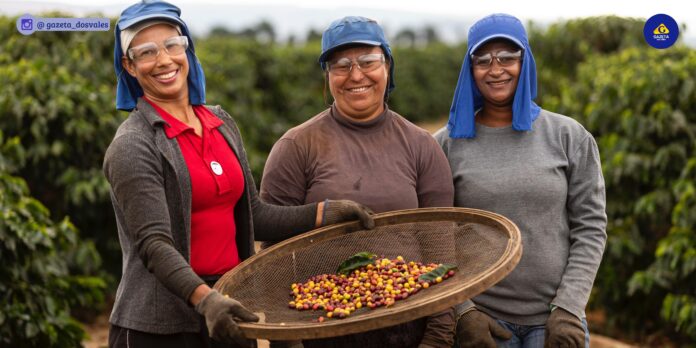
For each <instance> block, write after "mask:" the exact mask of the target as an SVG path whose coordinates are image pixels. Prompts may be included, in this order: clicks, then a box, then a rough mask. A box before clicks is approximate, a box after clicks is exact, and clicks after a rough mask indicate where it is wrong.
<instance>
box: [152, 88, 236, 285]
mask: <svg viewBox="0 0 696 348" xmlns="http://www.w3.org/2000/svg"><path fill="white" fill-rule="evenodd" d="M146 100H147V99H146ZM147 101H148V102H149V103H150V104H152V106H153V107H154V108H155V110H157V112H158V113H159V114H160V116H162V119H164V121H165V122H166V123H167V124H166V125H165V129H164V131H165V134H166V135H167V137H169V138H170V139H171V138H176V140H177V142H178V143H179V147H180V148H181V153H182V155H183V157H184V160H185V161H186V165H187V167H188V170H189V175H190V177H191V195H192V197H191V259H190V263H191V267H192V268H193V270H194V271H195V272H196V273H197V274H199V275H218V274H224V273H225V272H227V271H228V270H230V269H232V268H233V267H234V266H236V265H237V264H239V262H240V260H239V254H238V252H237V244H236V241H235V234H236V226H235V222H234V207H235V205H236V204H237V201H238V200H239V198H240V197H241V196H242V192H243V190H244V177H243V175H242V169H241V167H240V165H239V161H238V159H237V157H236V156H235V154H234V152H233V151H232V149H231V148H230V146H229V144H227V142H226V141H225V138H224V137H223V136H222V134H220V132H219V131H218V129H217V128H218V127H219V126H221V125H222V124H223V122H222V120H220V119H219V118H217V117H216V116H215V115H214V114H213V113H211V112H210V111H209V110H208V109H207V108H206V107H205V106H202V105H194V106H193V111H194V113H195V114H196V117H198V119H199V120H200V122H201V126H202V134H201V136H198V135H197V134H196V133H195V131H194V129H193V128H192V127H190V126H188V125H187V124H185V123H183V122H181V121H180V120H179V119H177V118H175V117H174V116H172V115H170V114H169V113H167V112H166V111H165V110H164V109H162V108H160V107H159V106H157V105H156V104H155V103H154V102H152V101H151V100H147Z"/></svg>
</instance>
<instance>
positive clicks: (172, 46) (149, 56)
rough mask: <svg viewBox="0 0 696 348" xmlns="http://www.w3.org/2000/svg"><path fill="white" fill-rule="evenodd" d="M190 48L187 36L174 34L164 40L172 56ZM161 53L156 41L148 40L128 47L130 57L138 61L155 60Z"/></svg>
mask: <svg viewBox="0 0 696 348" xmlns="http://www.w3.org/2000/svg"><path fill="white" fill-rule="evenodd" d="M187 48H188V38H187V37H186V36H174V37H170V38H168V39H166V40H164V51H165V52H167V54H168V55H170V56H176V55H180V54H182V53H184V52H185V51H186V49H187ZM159 54H160V48H159V46H157V44H156V43H154V42H146V43H144V44H142V45H138V46H135V47H131V48H130V49H128V57H129V58H130V59H131V60H133V61H135V62H138V63H148V62H153V61H155V59H157V56H159Z"/></svg>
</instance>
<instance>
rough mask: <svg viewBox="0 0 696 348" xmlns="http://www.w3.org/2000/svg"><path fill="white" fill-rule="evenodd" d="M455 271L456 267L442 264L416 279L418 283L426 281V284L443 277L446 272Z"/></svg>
mask: <svg viewBox="0 0 696 348" xmlns="http://www.w3.org/2000/svg"><path fill="white" fill-rule="evenodd" d="M453 269H457V265H453V264H451V263H445V264H442V265H440V266H438V267H436V268H435V269H434V270H432V271H430V272H428V273H425V274H421V275H420V277H418V280H420V281H427V282H432V281H435V279H437V278H438V277H444V276H445V274H447V272H449V271H451V270H453Z"/></svg>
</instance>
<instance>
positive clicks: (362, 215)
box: [321, 199, 375, 230]
mask: <svg viewBox="0 0 696 348" xmlns="http://www.w3.org/2000/svg"><path fill="white" fill-rule="evenodd" d="M371 214H374V213H373V212H372V210H370V208H368V207H366V206H364V205H362V204H360V203H356V202H353V201H349V200H338V201H331V200H328V199H327V200H325V201H324V220H323V221H322V224H321V225H322V226H326V225H332V224H335V223H339V222H344V221H351V220H357V219H360V222H361V223H362V225H363V227H365V228H367V229H368V230H369V229H373V228H374V227H375V220H373V219H372V216H370V215H371Z"/></svg>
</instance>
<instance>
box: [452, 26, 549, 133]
mask: <svg viewBox="0 0 696 348" xmlns="http://www.w3.org/2000/svg"><path fill="white" fill-rule="evenodd" d="M496 38H503V39H507V40H510V41H512V42H514V43H515V44H516V45H518V46H519V47H520V48H522V49H523V51H524V52H523V57H522V67H521V70H520V76H519V81H518V83H517V89H516V90H515V98H514V100H513V102H512V129H514V130H517V131H528V130H531V129H532V122H534V120H536V118H537V116H539V112H540V111H541V108H540V107H539V106H538V105H536V103H534V98H536V94H537V79H536V64H535V63H534V56H533V55H532V49H531V47H529V40H527V32H526V31H525V30H524V26H523V25H522V22H520V20H519V19H517V18H515V17H513V16H510V15H507V14H502V13H498V14H492V15H490V16H487V17H484V18H483V19H481V20H479V21H478V22H476V23H474V25H473V26H472V27H471V29H469V38H468V44H467V46H468V47H467V51H466V56H465V57H464V63H462V70H461V71H460V72H459V81H457V87H456V89H455V90H454V98H453V100H452V107H451V108H450V116H449V122H448V123H447V129H449V131H450V133H449V135H450V137H452V138H473V137H475V136H476V126H475V120H474V113H475V112H476V110H478V109H480V108H481V107H482V106H483V97H482V96H481V92H480V91H479V90H478V88H477V87H476V82H475V81H474V77H473V75H472V72H471V54H472V53H474V52H475V51H476V50H477V49H478V48H479V47H481V45H483V44H484V43H486V42H488V41H490V40H492V39H496Z"/></svg>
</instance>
